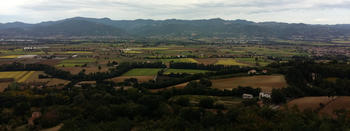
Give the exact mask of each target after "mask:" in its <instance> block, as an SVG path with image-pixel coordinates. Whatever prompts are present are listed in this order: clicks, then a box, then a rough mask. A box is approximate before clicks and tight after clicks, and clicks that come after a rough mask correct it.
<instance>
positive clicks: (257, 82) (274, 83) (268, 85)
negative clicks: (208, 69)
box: [212, 75, 287, 92]
mask: <svg viewBox="0 0 350 131" xmlns="http://www.w3.org/2000/svg"><path fill="white" fill-rule="evenodd" d="M212 83H213V86H212V87H213V88H218V89H222V90H223V89H228V90H230V89H232V88H237V87H238V86H250V87H253V88H261V89H262V91H264V92H271V90H272V89H273V88H283V87H286V86H287V83H286V81H285V79H284V76H282V75H271V76H268V75H266V76H265V75H262V76H246V77H233V78H226V79H215V80H212Z"/></svg>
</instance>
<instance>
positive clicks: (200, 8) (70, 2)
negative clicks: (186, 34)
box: [0, 0, 350, 24]
mask: <svg viewBox="0 0 350 131" xmlns="http://www.w3.org/2000/svg"><path fill="white" fill-rule="evenodd" d="M349 14H350V0H332V1H329V0H234V1H233V0H176V1H173V0H103V1H102V0H79V1H77V0H5V1H2V4H1V5H0V23H6V22H14V21H21V22H26V23H38V22H42V21H51V20H59V19H65V18H70V17H76V16H81V17H93V18H103V17H108V18H111V19H114V20H133V19H155V20H164V19H172V18H175V19H186V20H194V19H210V18H222V19H226V20H234V19H245V20H250V21H255V22H263V21H277V22H287V23H307V24H350V15H349Z"/></svg>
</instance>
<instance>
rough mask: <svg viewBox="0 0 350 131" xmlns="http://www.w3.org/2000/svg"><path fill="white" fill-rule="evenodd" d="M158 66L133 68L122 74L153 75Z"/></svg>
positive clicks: (158, 69)
mask: <svg viewBox="0 0 350 131" xmlns="http://www.w3.org/2000/svg"><path fill="white" fill-rule="evenodd" d="M160 70H161V69H160V68H135V69H132V70H130V71H128V72H126V73H124V74H123V76H155V75H157V73H158V71H160Z"/></svg>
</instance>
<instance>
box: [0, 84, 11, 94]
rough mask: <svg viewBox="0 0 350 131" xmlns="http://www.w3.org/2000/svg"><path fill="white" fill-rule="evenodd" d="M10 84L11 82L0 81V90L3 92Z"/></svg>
mask: <svg viewBox="0 0 350 131" xmlns="http://www.w3.org/2000/svg"><path fill="white" fill-rule="evenodd" d="M10 84H11V82H1V83H0V92H3V91H4V90H5V89H6V88H7V87H8V85H10Z"/></svg>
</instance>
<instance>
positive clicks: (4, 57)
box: [0, 55, 22, 59]
mask: <svg viewBox="0 0 350 131" xmlns="http://www.w3.org/2000/svg"><path fill="white" fill-rule="evenodd" d="M19 56H22V55H6V56H0V59H14V58H18V57H19Z"/></svg>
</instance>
